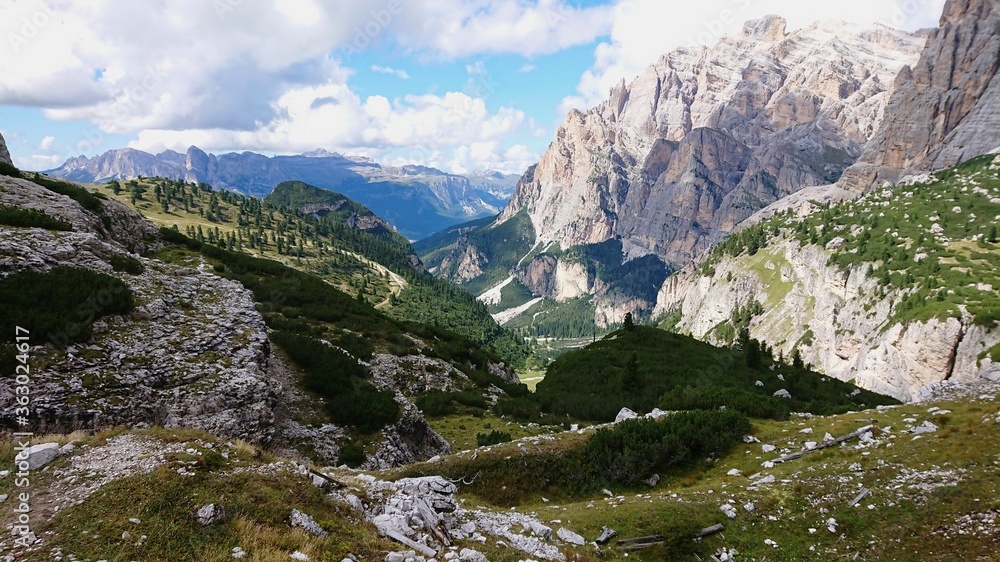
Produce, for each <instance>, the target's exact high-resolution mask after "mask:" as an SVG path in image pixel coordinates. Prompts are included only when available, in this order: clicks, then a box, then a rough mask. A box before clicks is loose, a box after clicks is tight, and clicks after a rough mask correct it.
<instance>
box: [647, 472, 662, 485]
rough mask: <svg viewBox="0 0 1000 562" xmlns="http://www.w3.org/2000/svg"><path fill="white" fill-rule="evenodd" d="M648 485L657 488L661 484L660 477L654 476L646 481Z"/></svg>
mask: <svg viewBox="0 0 1000 562" xmlns="http://www.w3.org/2000/svg"><path fill="white" fill-rule="evenodd" d="M645 482H646V485H647V486H649V487H651V488H652V487H655V486H656V485H657V484H658V483H659V482H660V475H659V474H654V475H652V476H650V477H649V478H647V479H646V480H645Z"/></svg>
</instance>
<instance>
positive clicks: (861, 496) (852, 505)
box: [847, 488, 872, 507]
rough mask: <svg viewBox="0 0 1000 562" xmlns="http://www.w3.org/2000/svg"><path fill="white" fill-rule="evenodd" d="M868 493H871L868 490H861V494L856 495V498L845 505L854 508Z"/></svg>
mask: <svg viewBox="0 0 1000 562" xmlns="http://www.w3.org/2000/svg"><path fill="white" fill-rule="evenodd" d="M870 493H872V491H871V490H869V489H868V488H862V489H861V493H860V494H858V495H857V497H855V498H854V499H853V500H851V503H849V504H847V507H854V506H856V505H858V502H859V501H861V500H863V499H865V496H867V495H868V494H870Z"/></svg>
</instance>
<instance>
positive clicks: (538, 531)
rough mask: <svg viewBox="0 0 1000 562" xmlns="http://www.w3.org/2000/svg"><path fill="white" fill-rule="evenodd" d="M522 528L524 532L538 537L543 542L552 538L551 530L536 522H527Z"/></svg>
mask: <svg viewBox="0 0 1000 562" xmlns="http://www.w3.org/2000/svg"><path fill="white" fill-rule="evenodd" d="M524 528H525V530H527V531H530V532H531V534H532V535H534V536H536V537H540V538H542V539H544V540H549V539H551V538H552V529H551V528H549V527H547V526H545V525H542V524H541V523H539V522H537V521H527V522H526V523H525V525H524Z"/></svg>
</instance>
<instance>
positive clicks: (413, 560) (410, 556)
mask: <svg viewBox="0 0 1000 562" xmlns="http://www.w3.org/2000/svg"><path fill="white" fill-rule="evenodd" d="M385 562H424V557H423V556H419V555H418V554H417V553H416V552H415V551H412V550H404V551H402V552H390V553H389V554H387V555H386V557H385Z"/></svg>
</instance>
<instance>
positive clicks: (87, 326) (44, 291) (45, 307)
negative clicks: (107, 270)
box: [0, 267, 135, 347]
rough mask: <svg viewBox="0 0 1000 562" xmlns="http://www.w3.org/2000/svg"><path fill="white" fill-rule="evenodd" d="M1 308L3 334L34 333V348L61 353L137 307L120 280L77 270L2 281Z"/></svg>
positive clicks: (64, 269)
mask: <svg viewBox="0 0 1000 562" xmlns="http://www.w3.org/2000/svg"><path fill="white" fill-rule="evenodd" d="M0 302H2V303H4V311H3V312H4V313H3V314H2V315H0V332H3V333H7V334H13V333H14V330H15V327H16V326H20V327H22V328H27V329H28V330H30V332H31V341H32V342H34V343H41V342H51V343H53V344H55V345H57V346H60V347H64V346H66V345H68V344H69V343H71V342H85V341H88V340H90V338H91V336H92V335H93V332H92V326H93V324H94V321H95V320H97V319H98V318H101V317H102V316H105V315H109V314H126V313H128V312H130V311H131V310H132V309H133V308H134V306H135V301H134V297H133V295H132V290H131V289H129V287H128V285H126V284H125V283H124V282H122V281H121V280H120V279H117V278H115V277H111V276H110V275H105V274H103V273H96V272H94V271H90V270H87V269H77V268H72V267H57V268H55V269H52V270H50V271H47V272H45V273H36V272H32V271H26V272H22V273H17V274H15V275H10V276H8V277H5V278H3V279H0Z"/></svg>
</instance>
